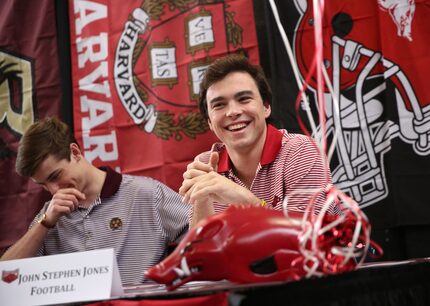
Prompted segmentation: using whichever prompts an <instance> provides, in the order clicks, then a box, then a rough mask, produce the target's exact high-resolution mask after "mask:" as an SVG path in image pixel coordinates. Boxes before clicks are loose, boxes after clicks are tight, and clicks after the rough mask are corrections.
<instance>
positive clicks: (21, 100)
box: [0, 0, 61, 254]
mask: <svg viewBox="0 0 430 306" xmlns="http://www.w3.org/2000/svg"><path fill="white" fill-rule="evenodd" d="M55 22H56V21H55V9H54V3H53V1H50V0H40V1H26V0H8V1H0V254H1V253H2V252H3V251H4V249H5V248H6V247H7V246H9V245H11V244H12V243H14V242H15V241H16V240H17V239H18V238H20V237H21V236H22V235H23V234H24V233H25V232H26V231H27V227H28V225H29V224H30V222H31V220H32V219H33V217H34V216H35V214H36V212H38V210H39V208H40V207H41V205H42V204H43V202H44V200H45V199H46V196H47V194H46V193H45V192H43V193H42V189H41V187H39V186H36V185H35V184H34V183H32V181H31V180H28V179H26V178H22V177H19V176H18V175H17V174H16V172H15V159H16V152H17V147H18V142H19V140H20V138H21V136H22V134H23V133H24V131H25V130H26V128H27V127H28V126H29V125H30V124H32V123H33V122H34V121H35V120H36V119H38V118H43V117H46V116H57V115H58V114H59V109H60V99H61V91H60V80H59V79H60V78H59V70H58V56H57V44H56V42H57V39H56V30H55Z"/></svg>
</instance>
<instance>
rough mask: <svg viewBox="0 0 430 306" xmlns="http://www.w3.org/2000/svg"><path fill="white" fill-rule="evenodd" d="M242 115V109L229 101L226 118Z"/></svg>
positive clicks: (237, 104)
mask: <svg viewBox="0 0 430 306" xmlns="http://www.w3.org/2000/svg"><path fill="white" fill-rule="evenodd" d="M240 114H242V107H241V105H240V104H239V103H237V102H235V101H230V102H229V103H228V105H227V112H226V115H227V116H228V117H237V116H239V115H240Z"/></svg>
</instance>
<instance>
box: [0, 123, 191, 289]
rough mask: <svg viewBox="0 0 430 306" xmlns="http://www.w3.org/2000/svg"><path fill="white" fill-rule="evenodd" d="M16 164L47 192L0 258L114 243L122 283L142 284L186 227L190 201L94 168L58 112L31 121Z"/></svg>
mask: <svg viewBox="0 0 430 306" xmlns="http://www.w3.org/2000/svg"><path fill="white" fill-rule="evenodd" d="M16 170H17V172H18V173H19V174H20V175H23V176H27V177H31V178H32V179H33V181H34V182H36V183H37V184H39V185H41V186H42V187H43V188H45V189H46V190H47V191H49V192H50V193H51V194H52V199H51V200H50V201H48V202H46V203H45V205H44V207H43V208H42V210H41V211H40V213H39V214H38V215H37V216H36V218H35V219H34V221H33V223H32V224H31V226H30V229H29V230H28V232H27V233H26V234H25V235H24V236H23V237H22V238H21V239H20V240H18V241H17V242H16V243H15V244H14V245H13V246H12V247H10V248H9V249H8V250H7V251H6V252H5V254H4V255H3V256H2V258H1V259H2V260H10V259H18V258H26V257H32V256H40V255H53V254H61V253H71V252H78V251H89V250H95V249H102V248H114V249H115V254H116V257H117V261H118V268H119V271H120V274H121V279H122V282H123V284H139V283H142V282H143V281H144V272H145V271H146V270H147V269H148V268H149V267H151V266H153V265H155V264H156V263H158V262H159V261H160V260H161V259H162V258H163V257H164V256H165V255H166V251H167V246H168V244H169V243H170V242H173V241H175V240H177V239H178V238H180V237H181V236H182V234H184V233H185V231H186V230H187V229H188V205H187V204H185V203H182V197H181V196H180V195H179V194H177V193H176V192H174V191H173V190H171V189H170V188H168V187H167V186H165V185H164V184H162V183H160V182H158V181H156V180H153V179H151V178H148V177H138V176H131V175H125V174H124V175H121V174H120V173H117V172H115V171H114V170H112V169H110V168H96V167H94V166H93V165H91V164H90V163H89V162H88V161H87V160H86V159H85V158H84V156H83V155H82V152H81V150H80V148H79V146H78V144H77V142H76V140H75V139H74V137H73V134H72V132H71V131H70V129H69V128H68V126H67V125H66V124H65V123H63V122H61V121H59V120H58V119H55V118H47V119H44V120H41V121H39V122H36V123H34V124H33V125H31V126H30V127H29V129H28V130H27V131H26V132H25V134H24V136H23V138H22V139H21V142H20V145H19V149H18V156H17V161H16Z"/></svg>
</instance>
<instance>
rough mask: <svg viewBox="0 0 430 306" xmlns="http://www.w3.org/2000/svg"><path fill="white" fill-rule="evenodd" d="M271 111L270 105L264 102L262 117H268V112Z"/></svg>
mask: <svg viewBox="0 0 430 306" xmlns="http://www.w3.org/2000/svg"><path fill="white" fill-rule="evenodd" d="M271 113H272V108H271V107H270V104H269V103H264V118H266V119H267V118H269V116H270V114H271Z"/></svg>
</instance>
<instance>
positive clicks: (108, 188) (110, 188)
mask: <svg viewBox="0 0 430 306" xmlns="http://www.w3.org/2000/svg"><path fill="white" fill-rule="evenodd" d="M100 170H103V171H105V172H106V178H105V181H104V183H103V187H102V191H101V192H100V198H102V199H104V198H109V197H111V196H113V195H114V194H115V193H116V192H117V191H118V189H119V186H120V185H121V181H122V174H120V173H118V172H116V171H114V170H113V169H112V168H110V167H100Z"/></svg>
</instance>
